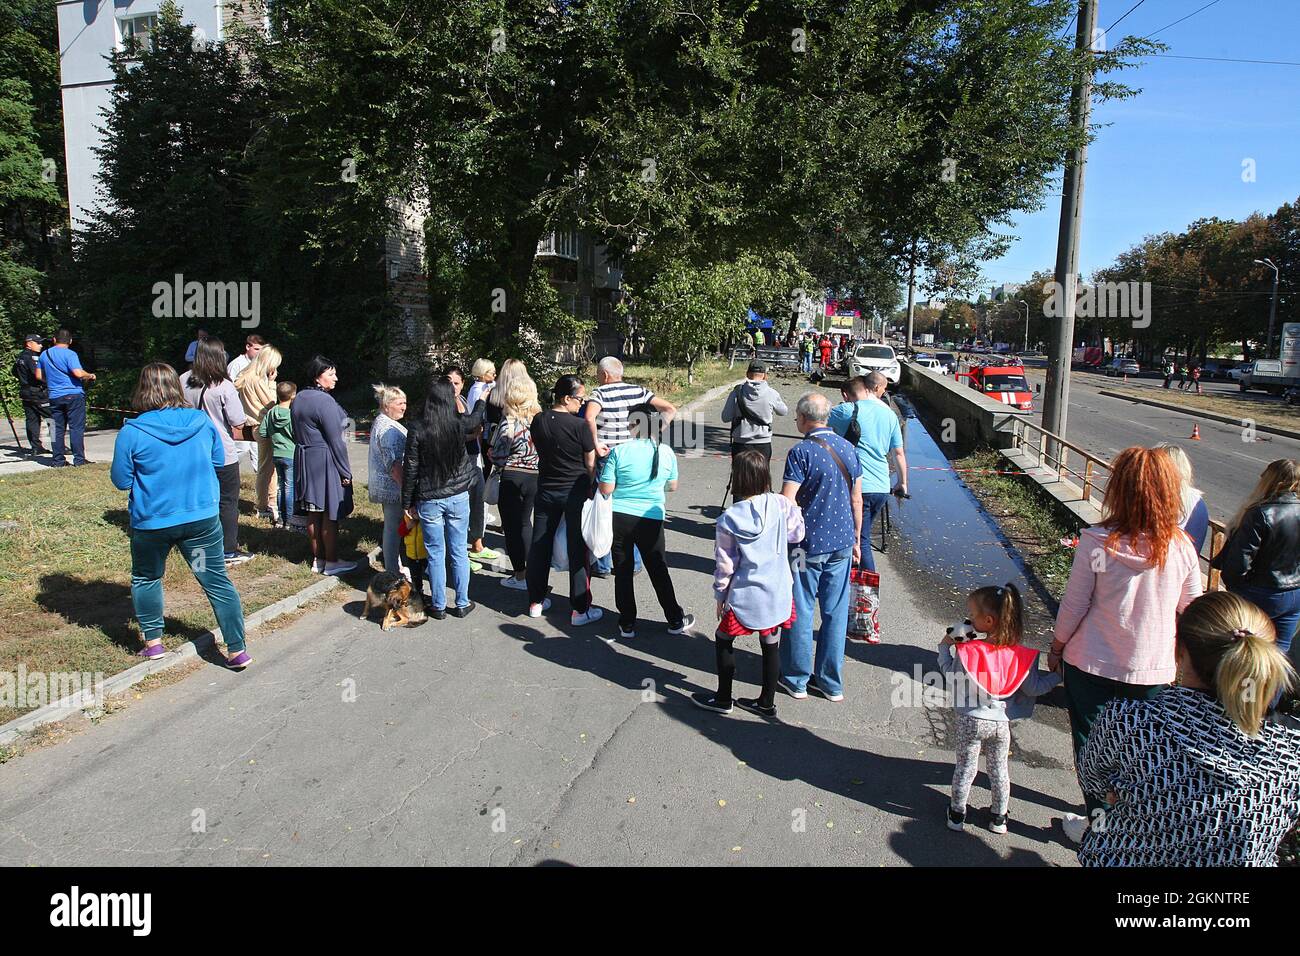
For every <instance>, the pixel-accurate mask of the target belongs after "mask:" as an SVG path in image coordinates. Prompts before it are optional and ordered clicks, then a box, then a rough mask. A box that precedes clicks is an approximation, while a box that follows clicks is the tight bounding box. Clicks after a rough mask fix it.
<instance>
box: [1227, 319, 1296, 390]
mask: <svg viewBox="0 0 1300 956" xmlns="http://www.w3.org/2000/svg"><path fill="white" fill-rule="evenodd" d="M1296 386H1300V322H1286V323H1284V324H1283V325H1282V352H1281V355H1279V356H1278V357H1277V358H1275V359H1268V358H1263V359H1255V361H1253V362H1251V363H1250V365H1249V366H1248V367H1247V369H1246V371H1245V372H1243V373H1242V376H1241V381H1240V382H1239V384H1238V387H1239V388H1240V389H1241V391H1243V392H1249V391H1251V390H1252V389H1254V390H1257V391H1261V392H1268V393H1269V394H1270V395H1281V394H1282V393H1283V392H1285V391H1286V390H1287V389H1288V388H1293V387H1296Z"/></svg>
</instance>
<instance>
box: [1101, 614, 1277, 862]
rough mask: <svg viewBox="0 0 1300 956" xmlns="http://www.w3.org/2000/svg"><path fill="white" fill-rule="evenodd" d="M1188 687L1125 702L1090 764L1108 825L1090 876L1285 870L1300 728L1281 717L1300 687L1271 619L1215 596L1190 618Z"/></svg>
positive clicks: (1179, 646)
mask: <svg viewBox="0 0 1300 956" xmlns="http://www.w3.org/2000/svg"><path fill="white" fill-rule="evenodd" d="M1175 640H1176V645H1175V655H1176V659H1177V661H1178V686H1176V687H1170V688H1167V689H1165V690H1163V691H1161V692H1160V694H1159V695H1158V696H1156V697H1154V698H1153V699H1151V700H1115V701H1113V702H1111V703H1110V704H1109V705H1107V706H1106V708H1105V709H1104V710H1103V711H1102V712H1101V714H1100V715H1099V716H1098V717H1097V720H1096V721H1095V722H1094V724H1093V726H1092V732H1091V733H1090V734H1089V735H1088V742H1087V744H1086V745H1085V746H1084V748H1083V752H1082V753H1081V754H1080V755H1079V760H1078V764H1079V781H1080V783H1081V784H1082V786H1083V789H1084V791H1085V792H1087V793H1090V794H1092V795H1094V796H1095V797H1097V798H1105V800H1106V804H1107V806H1106V808H1105V810H1104V811H1102V812H1103V813H1104V815H1105V826H1097V827H1093V828H1092V830H1091V831H1090V832H1089V833H1088V834H1087V835H1086V836H1085V837H1084V840H1083V844H1082V846H1080V848H1079V862H1080V863H1081V864H1083V865H1084V866H1276V865H1277V850H1278V846H1279V845H1280V844H1281V842H1282V840H1283V838H1284V837H1285V836H1286V834H1287V833H1289V832H1290V831H1291V829H1292V828H1293V827H1295V825H1296V821H1297V819H1300V724H1297V723H1296V721H1295V720H1294V719H1291V718H1286V717H1279V716H1277V715H1276V714H1270V713H1269V702H1270V701H1272V700H1273V699H1274V698H1275V697H1276V696H1278V695H1279V694H1280V693H1281V692H1282V691H1283V690H1284V689H1286V688H1288V687H1293V686H1294V685H1295V671H1294V669H1293V668H1292V666H1291V664H1290V662H1289V661H1288V660H1287V657H1286V655H1285V654H1283V653H1282V652H1281V650H1279V649H1278V647H1277V644H1276V641H1275V639H1274V632H1273V625H1272V622H1271V621H1270V620H1269V617H1268V615H1267V614H1265V613H1264V612H1263V611H1262V610H1260V609H1259V608H1257V607H1256V606H1255V605H1253V604H1251V603H1250V602H1249V601H1246V600H1244V599H1242V598H1240V597H1238V596H1237V595H1235V594H1230V593H1228V592H1227V591H1213V592H1211V593H1209V594H1205V595H1203V596H1201V597H1199V598H1197V599H1196V600H1195V601H1193V602H1192V603H1191V604H1189V605H1188V606H1187V608H1186V610H1184V611H1183V613H1182V615H1181V616H1180V617H1179V618H1178V629H1177V634H1176V638H1175Z"/></svg>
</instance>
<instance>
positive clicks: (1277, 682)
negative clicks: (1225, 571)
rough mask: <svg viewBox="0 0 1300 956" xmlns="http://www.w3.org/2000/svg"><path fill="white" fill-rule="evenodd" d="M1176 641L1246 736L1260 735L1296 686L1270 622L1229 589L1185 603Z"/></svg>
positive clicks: (1264, 615)
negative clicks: (1279, 699)
mask: <svg viewBox="0 0 1300 956" xmlns="http://www.w3.org/2000/svg"><path fill="white" fill-rule="evenodd" d="M1177 641H1178V644H1179V646H1180V647H1182V648H1183V650H1184V651H1185V652H1186V653H1187V656H1188V659H1189V660H1190V662H1191V665H1192V669H1193V670H1194V671H1195V672H1196V676H1197V677H1198V678H1199V679H1200V681H1201V683H1203V684H1205V685H1206V686H1207V687H1209V688H1210V689H1212V690H1213V692H1214V696H1215V697H1216V698H1217V699H1218V701H1219V704H1220V705H1222V707H1223V710H1224V712H1225V713H1226V714H1227V715H1228V718H1229V719H1230V720H1231V721H1232V722H1233V723H1234V724H1236V726H1237V729H1238V730H1240V731H1241V732H1242V733H1243V734H1245V735H1246V736H1247V737H1254V736H1256V735H1258V734H1259V732H1260V729H1261V728H1262V727H1263V725H1264V717H1265V715H1266V714H1267V713H1268V711H1269V708H1270V707H1271V706H1272V704H1273V701H1274V700H1275V699H1276V698H1277V696H1278V694H1279V693H1280V692H1281V691H1283V690H1285V689H1287V688H1289V687H1293V686H1294V685H1295V671H1294V669H1293V668H1292V666H1291V662H1290V661H1289V660H1288V659H1287V656H1286V655H1285V654H1283V653H1282V652H1281V651H1280V650H1278V647H1277V641H1276V634H1275V631H1274V628H1273V622H1272V621H1271V620H1270V619H1269V617H1268V615H1267V614H1265V613H1264V612H1263V611H1261V610H1260V609H1259V608H1258V607H1256V606H1255V605H1254V604H1251V603H1250V602H1249V601H1247V600H1245V599H1244V598H1241V597H1238V596H1237V595H1235V594H1232V593H1230V592H1228V591H1211V592H1209V593H1208V594H1203V595H1201V596H1200V597H1199V598H1197V599H1196V600H1195V601H1193V602H1192V603H1191V604H1189V605H1187V608H1186V610H1184V611H1183V613H1182V615H1181V616H1180V617H1179V619H1178V632H1177Z"/></svg>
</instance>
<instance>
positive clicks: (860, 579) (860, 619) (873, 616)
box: [848, 568, 880, 644]
mask: <svg viewBox="0 0 1300 956" xmlns="http://www.w3.org/2000/svg"><path fill="white" fill-rule="evenodd" d="M848 636H849V640H851V641H862V642H864V643H867V644H879V643H880V575H879V574H877V573H876V572H875V571H867V570H864V569H862V568H853V569H852V570H851V571H850V572H849V635H848Z"/></svg>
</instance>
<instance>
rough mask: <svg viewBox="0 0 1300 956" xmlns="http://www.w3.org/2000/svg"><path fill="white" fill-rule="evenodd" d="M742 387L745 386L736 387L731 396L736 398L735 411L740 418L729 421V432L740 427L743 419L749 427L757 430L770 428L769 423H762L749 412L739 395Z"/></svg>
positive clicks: (761, 420)
mask: <svg viewBox="0 0 1300 956" xmlns="http://www.w3.org/2000/svg"><path fill="white" fill-rule="evenodd" d="M744 387H745V386H743V385H737V386H736V390H735V391H734V392H733V393H732V394H733V395H735V398H736V411H737V412H739V413H740V418H733V419H732V420H731V430H732V431H733V432H734V431H735V430H736V429H737V428H738V427H739V426H740V421H741V419H744V420H745V421H747V422H749V423H750V424H751V425H755V426H757V427H758V428H769V427H771V425H772V423H771V422H765V421H763V419H761V418H759V417H758V416H757V415H755V414H754V413H753V412H752V411H750V410H749V406H748V405H746V404H745V399H744V397H743V396H742V395H741V390H742V389H743V388H744Z"/></svg>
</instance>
